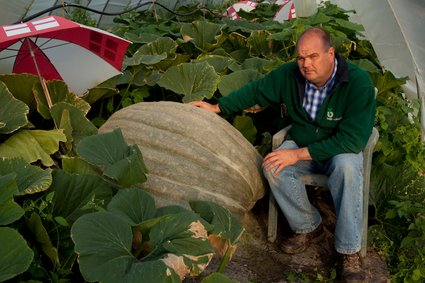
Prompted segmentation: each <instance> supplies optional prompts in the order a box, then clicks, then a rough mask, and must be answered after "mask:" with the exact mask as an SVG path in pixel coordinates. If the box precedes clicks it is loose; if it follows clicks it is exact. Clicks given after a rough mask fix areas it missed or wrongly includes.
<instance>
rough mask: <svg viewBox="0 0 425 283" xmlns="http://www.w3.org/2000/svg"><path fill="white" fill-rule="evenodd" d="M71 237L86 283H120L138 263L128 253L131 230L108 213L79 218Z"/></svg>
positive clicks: (129, 251)
mask: <svg viewBox="0 0 425 283" xmlns="http://www.w3.org/2000/svg"><path fill="white" fill-rule="evenodd" d="M71 237H72V239H73V241H74V243H75V248H74V249H75V251H76V252H77V254H78V255H79V262H80V271H81V273H82V274H83V276H84V278H85V279H86V280H87V281H90V282H93V281H101V282H105V283H108V282H112V283H115V282H122V281H123V278H124V277H125V274H126V272H127V271H128V270H130V269H131V266H132V265H133V264H135V263H137V259H136V258H135V257H134V256H133V255H132V253H131V245H132V239H133V233H132V231H131V226H130V225H128V223H126V222H125V221H122V219H121V218H120V217H118V216H116V215H114V214H113V213H111V212H107V211H105V212H96V213H90V214H86V215H83V216H81V217H80V218H78V219H77V221H76V222H75V223H74V225H72V228H71Z"/></svg>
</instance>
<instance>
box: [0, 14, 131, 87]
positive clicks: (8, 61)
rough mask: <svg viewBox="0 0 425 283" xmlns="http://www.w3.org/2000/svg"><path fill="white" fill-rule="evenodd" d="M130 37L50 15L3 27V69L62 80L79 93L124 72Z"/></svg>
mask: <svg viewBox="0 0 425 283" xmlns="http://www.w3.org/2000/svg"><path fill="white" fill-rule="evenodd" d="M129 44H130V42H129V41H127V40H125V39H122V38H120V37H118V36H115V35H113V34H111V33H108V32H106V31H103V30H100V29H97V28H93V27H88V26H85V25H81V24H78V23H75V22H73V21H70V20H67V19H64V18H61V17H57V16H49V17H45V18H41V19H37V20H33V21H31V22H25V23H21V24H15V25H7V26H1V27H0V73H4V74H8V73H31V74H34V75H38V76H39V77H40V79H41V78H42V79H43V81H44V80H63V81H64V82H65V83H66V84H67V85H68V87H69V88H70V89H71V91H73V92H74V93H75V94H77V95H82V94H84V93H85V92H86V91H87V90H88V89H89V88H92V87H95V86H97V85H98V84H100V83H101V82H103V81H105V80H107V79H109V78H111V77H113V76H115V75H118V74H120V73H121V68H122V61H123V59H124V54H125V52H126V50H127V47H128V45H129Z"/></svg>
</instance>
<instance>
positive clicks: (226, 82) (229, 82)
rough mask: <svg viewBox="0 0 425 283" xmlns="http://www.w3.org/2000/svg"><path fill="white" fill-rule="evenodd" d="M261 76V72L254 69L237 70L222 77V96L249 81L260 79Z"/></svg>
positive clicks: (220, 85)
mask: <svg viewBox="0 0 425 283" xmlns="http://www.w3.org/2000/svg"><path fill="white" fill-rule="evenodd" d="M259 77H261V73H259V72H258V71H256V70H253V69H246V70H240V71H235V72H233V73H230V74H229V75H225V76H222V77H221V81H220V83H219V85H218V89H219V90H220V93H221V95H222V96H226V95H228V94H229V93H230V92H232V91H234V90H236V89H239V88H240V87H242V86H244V85H245V84H247V83H248V82H250V81H253V80H255V79H258V78H259Z"/></svg>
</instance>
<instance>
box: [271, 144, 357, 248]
mask: <svg viewBox="0 0 425 283" xmlns="http://www.w3.org/2000/svg"><path fill="white" fill-rule="evenodd" d="M283 148H287V149H295V148H298V146H297V144H296V143H295V142H294V141H290V140H289V141H285V142H284V143H283V144H282V145H281V146H280V147H279V149H283ZM274 170H275V169H271V170H270V171H266V170H264V174H265V176H266V178H267V180H268V182H269V185H270V189H271V191H272V193H273V195H274V197H275V199H276V202H277V203H278V205H279V207H280V209H281V210H282V212H283V214H284V215H285V217H286V219H287V220H288V223H289V225H290V226H291V229H292V230H293V231H294V232H295V233H308V232H311V231H313V230H315V229H316V228H317V227H318V226H319V224H320V223H321V221H322V218H321V216H320V213H319V211H318V210H317V209H316V208H315V207H314V206H313V205H312V204H311V203H310V201H309V200H308V197H307V191H306V188H305V185H304V183H303V182H302V181H301V180H300V175H306V174H312V173H316V174H317V173H319V174H325V175H327V176H328V188H329V190H330V192H331V195H332V199H333V203H334V207H335V211H336V227H335V232H334V234H335V249H336V251H337V252H339V253H343V254H352V253H356V252H358V251H360V247H361V237H362V228H363V218H362V211H363V154H362V153H358V154H354V153H344V154H339V155H336V156H334V157H332V158H330V159H329V160H326V161H323V162H317V161H300V162H298V163H296V164H294V165H292V166H289V167H286V168H284V169H283V170H282V171H281V172H279V174H278V175H273V172H274Z"/></svg>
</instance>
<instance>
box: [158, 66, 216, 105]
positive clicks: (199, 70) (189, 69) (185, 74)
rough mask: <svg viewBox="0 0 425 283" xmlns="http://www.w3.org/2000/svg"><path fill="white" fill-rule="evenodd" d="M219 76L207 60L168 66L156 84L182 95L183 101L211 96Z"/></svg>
mask: <svg viewBox="0 0 425 283" xmlns="http://www.w3.org/2000/svg"><path fill="white" fill-rule="evenodd" d="M219 80H220V77H219V76H218V75H217V73H216V72H215V70H214V68H213V67H212V66H211V65H210V64H208V63H207V62H200V63H199V62H198V63H184V64H180V65H178V66H173V67H171V68H169V69H168V70H167V71H166V72H165V73H164V75H163V76H162V77H161V79H160V80H159V81H158V84H159V85H160V86H161V87H164V88H167V89H170V90H171V91H173V92H175V93H178V94H182V95H184V97H183V102H190V101H196V100H202V99H203V98H204V97H205V98H211V97H212V96H213V94H214V92H215V91H216V89H217V84H218V82H219Z"/></svg>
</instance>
